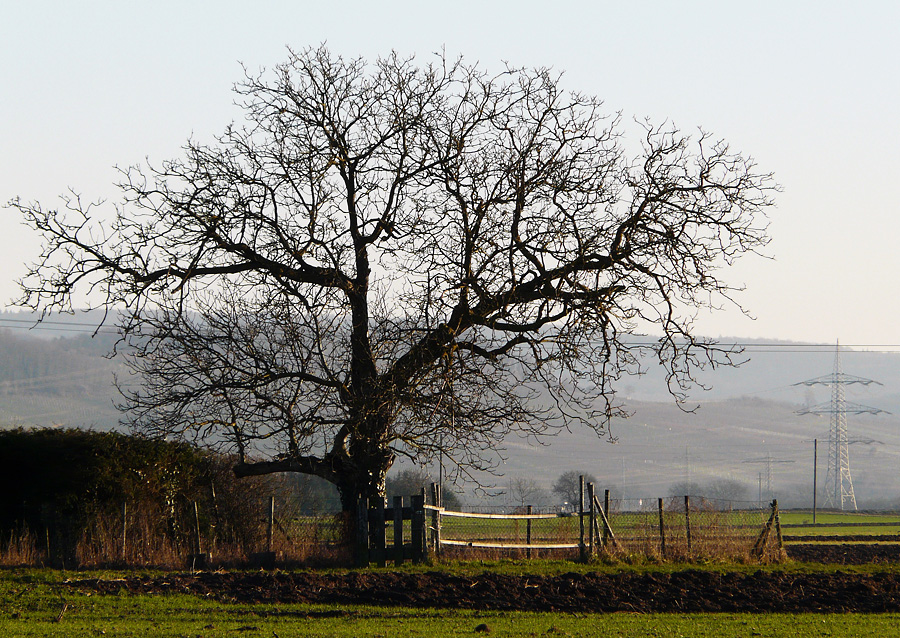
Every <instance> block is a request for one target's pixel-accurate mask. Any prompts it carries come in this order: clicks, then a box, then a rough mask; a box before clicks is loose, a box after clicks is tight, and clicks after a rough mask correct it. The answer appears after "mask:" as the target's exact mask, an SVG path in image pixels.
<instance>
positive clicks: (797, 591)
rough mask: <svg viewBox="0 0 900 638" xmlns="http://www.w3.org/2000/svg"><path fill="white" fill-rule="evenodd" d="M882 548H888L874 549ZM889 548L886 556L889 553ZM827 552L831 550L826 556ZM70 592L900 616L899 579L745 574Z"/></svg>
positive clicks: (854, 550)
mask: <svg viewBox="0 0 900 638" xmlns="http://www.w3.org/2000/svg"><path fill="white" fill-rule="evenodd" d="M827 547H829V546H821V545H819V546H815V547H813V546H802V545H799V546H798V545H795V546H791V547H790V548H789V554H790V556H791V557H792V558H794V559H795V560H817V559H816V558H810V557H811V556H812V554H813V553H817V554H818V557H819V558H822V559H824V560H827V562H841V563H845V564H849V563H852V562H859V561H861V560H862V559H863V558H868V560H866V561H865V562H872V561H876V560H881V561H886V560H891V561H895V560H896V559H897V547H896V546H893V547H890V546H879V545H868V546H866V545H843V546H830V547H831V549H830V550H827V551H826V548H827ZM885 547H887V550H882V549H880V548H885ZM888 550H890V551H888ZM829 552H831V553H829ZM69 585H70V586H72V587H76V588H79V589H89V590H93V591H99V592H101V593H108V594H116V593H119V592H121V591H123V590H124V591H128V592H133V593H175V592H178V593H190V594H196V595H199V596H204V597H210V598H214V599H217V600H221V601H224V602H231V603H248V604H249V603H272V604H278V603H332V604H338V605H356V604H367V605H392V606H402V607H439V608H440V607H442V608H455V609H483V610H520V611H561V612H616V611H625V612H641V613H647V612H787V613H797V612H829V613H834V612H900V574H893V573H887V572H882V573H875V574H850V573H845V572H836V573H829V574H822V573H816V574H792V573H786V572H780V571H774V572H764V571H757V572H755V573H750V574H742V573H725V574H722V573H715V572H710V571H699V570H687V571H682V572H676V573H672V574H663V573H646V574H634V573H618V574H598V573H587V574H576V573H570V574H564V575H561V576H539V575H538V576H512V575H503V574H495V573H490V572H486V573H483V574H480V575H477V576H455V575H451V574H446V573H442V572H430V573H421V574H410V573H397V572H349V573H344V574H338V573H324V572H314V571H304V572H294V573H290V572H274V573H269V572H254V573H241V572H234V573H228V572H214V573H197V574H194V575H189V574H169V575H166V576H163V577H154V578H150V577H139V576H135V577H133V578H126V579H124V580H114V581H104V580H98V579H90V580H81V581H76V582H70V583H69Z"/></svg>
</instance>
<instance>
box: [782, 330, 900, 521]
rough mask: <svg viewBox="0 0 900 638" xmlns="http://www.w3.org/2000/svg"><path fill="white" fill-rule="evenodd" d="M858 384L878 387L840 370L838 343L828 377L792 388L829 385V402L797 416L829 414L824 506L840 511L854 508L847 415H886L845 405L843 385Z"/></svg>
mask: <svg viewBox="0 0 900 638" xmlns="http://www.w3.org/2000/svg"><path fill="white" fill-rule="evenodd" d="M854 383H858V384H860V385H871V384H873V383H874V384H876V385H881V383H879V382H878V381H873V380H872V379H864V378H862V377H854V376H853V375H850V374H844V372H843V371H842V370H841V347H840V343H838V344H836V345H835V349H834V369H833V370H832V372H831V374H826V375H825V376H821V377H816V378H815V379H809V380H808V381H801V382H800V383H795V384H794V385H807V386H809V385H828V386H831V401H830V402H829V403H822V404H819V405H816V406H813V407H810V408H804V409H802V410H798V412H797V414H830V415H831V429H830V430H829V433H828V470H827V472H826V473H825V507H833V508H837V509H841V510H843V509H844V508H845V506H846V507H852V508H853V509H854V510H856V509H858V508H857V507H856V495H855V494H854V493H853V479H852V478H851V477H850V443H854V442H855V441H850V439H849V438H848V437H847V415H848V414H881V413H884V414H889V413H888V412H886V411H885V410H880V409H878V408H871V407H869V406H867V405H860V404H858V403H849V402H847V400H846V399H845V397H844V386H847V385H851V384H854Z"/></svg>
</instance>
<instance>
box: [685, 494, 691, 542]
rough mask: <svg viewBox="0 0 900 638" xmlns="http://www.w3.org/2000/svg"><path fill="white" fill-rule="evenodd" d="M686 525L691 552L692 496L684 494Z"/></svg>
mask: <svg viewBox="0 0 900 638" xmlns="http://www.w3.org/2000/svg"><path fill="white" fill-rule="evenodd" d="M684 527H685V530H686V531H687V550H688V554H690V553H691V497H690V496H688V495H687V494H685V495H684Z"/></svg>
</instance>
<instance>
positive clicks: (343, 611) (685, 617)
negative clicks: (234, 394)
mask: <svg viewBox="0 0 900 638" xmlns="http://www.w3.org/2000/svg"><path fill="white" fill-rule="evenodd" d="M523 563H524V561H523ZM443 567H444V566H442V569H443ZM446 567H447V568H448V570H449V571H457V572H463V571H469V570H480V571H484V570H485V569H490V570H491V571H497V570H500V571H508V572H510V573H517V572H518V571H519V570H520V569H523V568H524V567H530V568H531V569H530V570H528V571H530V572H531V573H535V572H540V573H553V572H555V571H562V569H563V567H567V568H568V569H566V571H574V570H573V569H572V568H573V567H575V568H578V569H579V570H580V569H581V568H582V566H573V565H572V564H571V563H568V564H560V565H556V564H554V563H552V562H548V563H543V562H542V563H540V564H539V565H535V564H534V562H531V563H529V564H528V565H521V564H516V563H515V562H512V561H500V562H498V563H496V564H491V565H475V566H463V565H462V564H459V565H455V566H454V565H448V566H446ZM668 567H669V566H666V568H668ZM681 567H682V568H684V567H685V566H683V565H682V566H681ZM694 567H697V566H694ZM734 567H737V568H738V569H742V568H743V566H732V568H734ZM819 567H820V568H821V570H822V571H827V570H828V568H827V566H819ZM866 567H867V568H868V569H869V570H871V571H876V568H875V567H873V566H866ZM707 568H710V567H707ZM788 568H789V569H790V566H788ZM431 569H434V567H433V566H432V567H431ZM585 569H593V570H595V571H604V570H605V569H606V568H605V567H604V566H602V565H601V566H596V565H595V566H587V567H585ZM610 569H611V567H610ZM619 569H621V566H620V567H619ZM657 569H658V567H657ZM754 569H758V567H755V566H754ZM844 571H847V570H846V569H845V570H844ZM877 571H884V568H883V567H881V566H879V567H878V568H877ZM125 575H126V574H124V573H114V572H109V573H105V574H103V573H90V574H84V573H79V574H72V573H69V574H64V573H61V572H53V571H38V570H11V571H4V572H0V635H2V636H23V637H27V636H67V637H76V638H77V637H82V636H84V637H87V636H90V637H93V638H96V637H97V636H140V637H141V638H155V637H156V636H189V637H191V638H194V637H199V636H202V637H205V638H213V637H219V636H232V637H233V636H242V637H243V636H246V637H253V636H265V637H267V638H270V637H273V636H274V637H276V638H284V637H286V636H384V637H387V636H390V637H391V638H405V637H407V636H426V635H432V636H473V635H491V636H597V635H603V636H692V637H693V636H697V637H704V636H709V637H715V638H728V637H730V636H859V635H865V634H871V635H895V633H894V632H895V631H896V627H897V626H898V623H900V614H877V615H862V614H841V615H825V614H798V615H788V614H559V613H526V612H484V611H466V610H437V609H412V608H389V607H368V606H342V607H338V606H333V605H293V604H290V605H288V604H285V605H252V604H225V603H218V602H215V601H212V600H208V599H204V598H200V597H197V596H189V595H183V594H171V595H164V596H163V595H152V596H151V595H131V594H128V593H125V592H124V591H123V592H121V593H119V594H117V595H96V594H93V595H91V594H88V593H80V592H77V591H73V590H71V589H69V588H66V587H63V586H61V583H62V581H63V580H64V579H65V578H66V577H67V576H68V577H73V578H80V577H85V576H89V577H98V576H100V577H103V578H109V579H115V578H118V577H124V576H125ZM480 626H483V627H484V628H487V629H488V630H489V633H487V634H485V633H481V632H479V631H478V630H477V628H479V627H480Z"/></svg>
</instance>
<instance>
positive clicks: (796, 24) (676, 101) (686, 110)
mask: <svg viewBox="0 0 900 638" xmlns="http://www.w3.org/2000/svg"><path fill="white" fill-rule="evenodd" d="M551 5H552V7H551ZM0 24H2V25H3V37H2V38H0V202H6V201H8V200H9V199H10V198H12V197H14V196H16V195H19V196H21V197H22V198H23V199H26V200H40V201H41V202H42V203H43V204H44V205H55V204H56V202H57V200H56V196H57V195H58V194H59V193H61V192H63V191H65V190H66V189H67V188H68V187H70V186H71V187H73V188H74V189H76V190H77V191H78V192H80V193H82V194H83V195H84V196H85V197H87V198H89V199H95V198H98V197H106V198H109V199H115V197H116V192H115V190H114V189H113V188H112V187H111V184H112V182H113V181H114V180H115V172H114V170H113V168H112V167H113V166H114V165H116V164H118V165H123V166H127V165H129V164H134V163H140V162H143V161H144V159H145V158H146V157H149V158H150V160H151V161H160V160H163V159H166V158H169V157H172V156H176V155H178V154H179V147H180V145H181V144H182V143H183V142H184V141H185V140H186V139H187V137H189V136H191V135H193V136H194V137H196V138H197V139H200V140H209V139H210V138H211V136H212V135H213V134H215V133H218V132H220V131H221V130H222V129H223V128H224V127H225V125H226V124H227V123H228V122H230V121H232V120H234V119H236V118H239V117H240V113H239V112H238V111H237V110H236V109H235V108H234V107H233V106H232V101H233V98H232V95H231V93H230V89H231V85H232V83H233V82H235V81H236V80H238V79H239V78H240V76H241V68H240V66H239V64H238V61H242V62H244V63H245V64H247V65H248V66H249V67H250V68H258V67H260V66H267V67H268V66H273V65H275V64H277V63H279V62H281V61H282V60H283V59H284V58H285V47H286V46H291V47H293V48H303V47H305V46H315V45H318V44H320V43H322V42H327V44H328V46H329V47H330V48H331V49H332V51H334V52H336V53H340V54H343V55H346V56H351V57H352V56H356V55H363V56H367V57H374V56H377V55H379V54H384V53H387V52H389V51H390V50H391V49H395V50H397V51H399V52H401V53H403V54H417V55H418V56H420V57H422V58H427V57H428V56H429V55H430V53H431V52H433V51H436V50H438V49H440V48H441V47H442V46H443V47H446V49H447V51H448V53H450V54H451V55H456V54H461V55H463V56H465V57H466V58H467V59H468V60H470V61H475V60H478V61H480V63H481V64H482V65H483V66H484V67H486V68H488V69H498V68H499V67H500V64H501V62H502V61H503V60H508V61H509V62H511V63H512V64H514V65H526V66H552V67H554V68H556V69H559V70H562V71H565V80H564V84H565V85H566V86H567V87H568V88H571V89H576V90H580V91H583V92H585V93H591V94H595V95H598V96H600V97H601V98H602V99H604V100H605V101H606V104H607V105H608V107H609V109H610V111H619V110H621V111H622V112H623V115H624V116H625V118H626V119H628V118H631V117H632V116H638V117H643V116H650V117H652V118H654V119H655V120H657V121H660V120H663V119H669V120H671V121H673V122H674V123H675V124H677V125H678V126H680V127H682V128H684V129H695V128H696V127H698V126H702V127H703V128H704V129H705V130H708V131H710V132H711V133H713V134H714V135H716V136H718V137H722V138H724V139H726V140H728V141H729V142H730V143H731V144H732V146H733V147H734V148H736V149H739V150H741V151H742V152H744V153H746V154H749V155H751V156H753V157H754V158H755V159H756V160H757V161H758V163H759V164H760V166H761V167H762V168H764V169H766V170H771V171H774V172H775V173H776V177H777V180H778V181H779V183H781V184H782V186H783V187H784V192H783V193H782V194H781V195H780V196H779V197H778V206H777V208H775V209H773V210H771V235H772V238H773V241H772V244H771V246H770V252H771V254H772V255H773V257H774V260H773V261H765V260H760V259H748V260H746V261H745V262H744V263H742V264H741V265H739V266H738V267H737V268H735V269H734V270H733V272H732V273H731V274H730V275H729V276H730V278H731V280H732V281H735V282H743V283H745V284H746V285H747V287H748V290H747V292H746V293H745V294H744V295H743V296H742V297H741V300H742V302H744V304H745V305H746V306H747V307H748V308H749V309H750V310H751V311H752V312H753V314H754V315H756V317H757V320H756V321H749V320H746V319H744V318H742V317H741V316H740V315H738V314H736V313H733V312H732V313H723V314H720V315H717V316H714V317H702V318H701V326H702V328H703V330H704V332H706V333H707V334H709V335H711V336H737V337H764V338H785V339H795V340H809V341H825V342H831V341H834V340H835V339H837V338H840V339H841V342H842V343H847V344H851V343H852V344H900V331H898V328H897V325H896V322H897V320H896V317H897V315H898V314H900V313H898V310H900V301H898V299H900V283H898V275H900V251H898V250H897V249H896V244H897V241H898V237H900V203H898V199H897V197H895V190H896V186H897V184H898V181H900V118H898V113H897V111H898V105H900V38H898V35H897V34H898V32H900V3H895V2H888V1H883V2H872V1H870V2H865V1H863V2H857V3H854V4H853V5H852V6H851V4H850V3H846V2H821V1H820V2H787V1H784V0H782V1H781V2H753V3H746V2H740V3H739V2H722V1H719V2H690V1H682V2H678V3H675V2H621V1H620V2H598V1H590V2H589V1H568V2H567V1H557V2H555V3H547V2H540V3H538V2H525V1H518V2H489V1H487V0H483V1H482V2H470V1H463V2H452V3H449V2H448V3H422V2H419V3H415V2H399V1H395V2H356V1H344V2H341V3H326V2H321V1H319V2H275V1H270V2H266V1H257V2H253V3H238V2H186V1H184V0H182V1H179V2H168V1H156V2H144V3H139V2H41V1H40V0H31V1H29V2H18V1H12V0H0ZM36 251H37V245H36V242H35V240H34V238H32V237H31V236H30V235H29V233H28V231H27V229H25V228H24V227H22V226H21V225H20V224H19V222H18V219H17V218H16V215H15V213H14V212H13V211H11V210H0V266H2V270H0V273H2V274H0V300H7V299H9V298H11V297H13V296H14V295H15V294H16V287H15V285H14V283H13V280H14V279H15V278H16V277H18V276H20V275H21V274H22V270H23V266H22V264H23V262H24V261H26V260H29V259H31V257H32V256H34V255H35V254H36Z"/></svg>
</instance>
